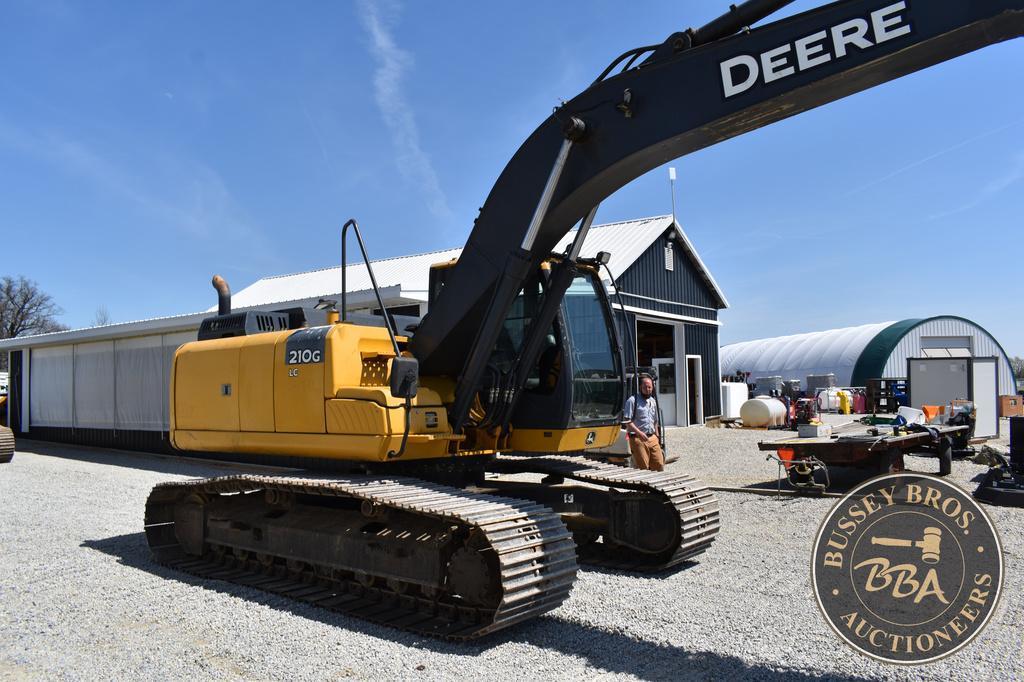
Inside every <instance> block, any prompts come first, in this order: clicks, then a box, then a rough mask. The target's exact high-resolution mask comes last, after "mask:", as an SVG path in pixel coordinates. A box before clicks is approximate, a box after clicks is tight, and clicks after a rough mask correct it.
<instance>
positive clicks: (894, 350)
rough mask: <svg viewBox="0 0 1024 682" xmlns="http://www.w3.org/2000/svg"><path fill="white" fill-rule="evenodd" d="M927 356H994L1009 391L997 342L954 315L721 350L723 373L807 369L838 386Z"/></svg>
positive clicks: (901, 372) (789, 373)
mask: <svg viewBox="0 0 1024 682" xmlns="http://www.w3.org/2000/svg"><path fill="white" fill-rule="evenodd" d="M927 357H979V358H980V357H996V358H997V359H998V361H997V366H998V368H999V371H998V376H999V392H1000V393H1013V388H1014V379H1013V371H1012V369H1011V368H1010V359H1009V357H1007V355H1006V352H1005V351H1004V350H1003V348H1002V346H1000V345H999V342H998V341H996V340H995V338H994V337H993V336H992V335H991V334H989V333H988V332H987V331H985V329H984V328H982V327H981V326H979V325H978V324H976V323H974V322H971V321H970V320H967V319H964V318H962V317H956V316H953V315H941V316H937V317H929V318H924V319H908V320H901V321H898V322H891V321H890V322H878V323H875V324H864V325H860V326H858V327H844V328H842V329H831V330H829V331H822V332H810V333H807V334H794V335H792V336H779V337H775V338H771V339H757V340H755V341H743V342H741V343H733V344H729V345H728V346H723V347H722V350H721V363H722V374H723V376H724V375H729V374H735V373H736V372H737V371H740V372H750V373H751V378H755V379H756V378H758V377H765V376H781V377H782V378H783V380H786V379H800V380H801V381H804V380H805V379H806V377H807V376H808V375H810V374H835V376H836V383H837V384H838V385H840V386H864V385H866V383H867V380H868V379H875V378H891V379H897V378H906V375H907V359H908V358H927Z"/></svg>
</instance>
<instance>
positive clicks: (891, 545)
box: [811, 474, 1003, 663]
mask: <svg viewBox="0 0 1024 682" xmlns="http://www.w3.org/2000/svg"><path fill="white" fill-rule="evenodd" d="M811 578H812V583H813V585H814V593H815V596H816V597H817V600H818V605H819V606H820V607H821V611H822V613H823V614H824V615H825V620H827V621H828V624H829V625H830V626H832V629H833V630H835V631H836V634H838V635H839V636H840V637H841V638H842V639H843V640H844V641H845V642H846V643H847V644H849V645H850V646H852V647H853V648H854V649H857V650H858V651H861V652H863V653H865V654H867V655H869V656H872V657H874V658H878V659H881V660H883V661H887V662H889V663H927V662H929V661H934V660H937V659H939V658H943V657H944V656H948V655H950V654H952V653H953V652H954V651H956V650H958V649H960V648H961V647H963V646H965V645H966V644H967V643H968V642H970V641H971V640H972V639H973V638H974V637H975V636H977V634H978V633H979V632H980V631H981V629H982V628H983V627H985V624H986V623H988V620H989V618H990V617H991V616H992V612H993V611H994V610H995V607H996V603H997V601H998V600H999V591H1000V586H1001V585H1002V578H1003V558H1002V548H1001V547H1000V545H999V537H998V536H997V535H996V531H995V527H994V526H993V525H992V522H991V521H990V520H989V518H988V516H987V515H986V514H985V512H984V511H982V509H981V507H980V506H978V504H977V503H976V502H975V501H974V499H973V498H971V496H970V495H968V494H967V493H965V492H964V491H962V490H960V489H959V488H957V487H956V486H954V485H952V484H950V483H947V482H945V481H943V480H941V479H938V478H933V477H931V476H921V475H912V474H892V475H889V476H881V477H879V478H874V479H872V480H870V481H867V482H865V483H863V484H862V485H860V486H858V487H857V488H856V489H854V490H853V491H851V492H850V493H849V494H848V495H847V496H846V497H844V498H843V499H842V500H841V501H840V502H839V503H838V504H837V505H836V506H835V507H833V508H832V511H831V512H829V514H828V516H827V517H826V518H825V521H824V523H822V525H821V529H820V530H819V531H818V537H817V539H816V540H815V543H814V559H813V562H812V564H811Z"/></svg>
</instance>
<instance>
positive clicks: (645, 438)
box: [623, 374, 665, 471]
mask: <svg viewBox="0 0 1024 682" xmlns="http://www.w3.org/2000/svg"><path fill="white" fill-rule="evenodd" d="M623 417H624V418H625V419H626V431H627V433H628V434H629V451H630V452H632V453H633V463H634V464H635V465H636V467H637V468H638V469H650V470H651V471H664V469H665V459H664V457H663V456H662V454H661V443H660V442H659V441H658V401H657V400H656V399H655V397H654V381H653V380H652V379H651V377H649V376H648V375H646V374H641V375H640V394H639V395H631V396H629V399H627V400H626V409H625V410H624V412H623Z"/></svg>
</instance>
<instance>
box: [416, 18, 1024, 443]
mask: <svg viewBox="0 0 1024 682" xmlns="http://www.w3.org/2000/svg"><path fill="white" fill-rule="evenodd" d="M784 4H786V3H784V2H764V1H763V0H761V1H756V2H749V3H744V4H743V5H741V6H740V7H737V8H736V9H735V10H733V11H731V12H730V13H728V14H726V15H725V16H724V17H723V18H721V19H720V20H716V21H714V22H711V23H710V24H708V25H707V26H706V27H704V28H701V29H697V30H696V31H687V32H684V33H678V34H674V35H673V36H672V37H670V38H669V40H667V41H666V42H665V43H663V44H661V45H658V46H652V47H651V48H647V50H648V51H649V52H650V53H651V56H650V57H649V58H648V59H647V60H646V61H639V59H637V58H635V57H634V58H630V59H628V60H623V62H622V64H623V65H624V66H626V65H631V64H633V63H636V62H639V66H629V68H627V69H626V70H625V71H621V72H619V73H616V74H614V75H608V74H603V75H602V76H603V77H602V78H601V79H599V80H598V81H597V82H595V83H594V84H592V85H591V86H590V87H589V88H587V89H586V90H585V91H583V92H582V93H580V94H579V95H578V96H576V97H575V98H573V99H572V100H571V101H569V102H568V103H566V104H565V105H564V106H562V107H560V108H559V109H558V110H557V111H555V113H554V114H553V115H552V116H550V117H549V118H548V119H547V120H546V121H544V123H542V124H541V125H540V127H539V128H537V130H536V131H535V132H534V133H533V134H532V135H531V136H530V138H529V139H527V140H526V142H524V143H523V145H522V146H521V147H520V148H519V150H518V151H517V152H516V155H515V156H514V157H513V158H512V160H511V161H510V162H509V163H508V165H507V166H506V167H505V169H504V171H503V172H502V174H501V176H500V177H499V178H498V181H497V182H496V183H495V185H494V187H493V189H492V190H491V193H490V195H489V196H488V198H487V201H486V203H485V204H484V206H483V208H482V209H481V211H480V215H479V217H478V218H477V219H476V222H475V224H474V227H473V230H472V233H471V234H470V237H469V240H468V242H467V243H466V246H465V248H464V249H463V251H462V254H461V256H460V257H459V261H458V263H457V264H456V265H455V267H454V269H453V271H452V272H451V273H450V274H449V276H448V280H447V283H446V285H445V287H444V289H443V290H442V291H441V292H440V294H439V295H438V297H437V298H436V300H434V301H432V302H431V305H430V310H429V312H428V314H427V316H426V317H425V318H424V319H423V321H422V323H421V324H420V326H419V328H418V330H417V332H416V335H415V336H414V337H413V338H412V340H411V342H410V350H411V351H412V353H413V354H414V355H415V356H416V357H417V358H418V359H419V361H420V366H421V369H422V371H423V372H424V373H425V374H429V375H448V376H451V377H453V378H458V382H457V390H456V402H455V405H456V408H455V410H454V411H453V414H451V415H450V418H451V420H452V423H453V424H454V425H455V426H456V428H459V427H460V426H461V424H462V423H463V422H464V420H465V416H466V414H465V413H466V411H467V409H468V405H469V404H470V402H471V400H472V395H474V394H475V393H476V392H477V391H478V390H479V388H480V386H481V381H482V377H483V376H484V372H485V368H486V364H487V361H488V353H489V351H490V349H491V348H493V347H494V343H495V340H496V338H497V334H498V333H499V331H500V329H501V325H502V322H503V320H504V319H505V317H506V315H507V313H508V310H509V308H510V307H511V305H512V303H513V301H514V299H515V296H516V294H517V292H518V291H519V289H520V288H521V287H522V284H523V281H524V280H525V278H526V277H527V276H528V275H529V273H532V272H535V271H536V268H537V267H538V266H539V265H540V263H541V261H543V260H544V259H545V258H547V257H548V255H549V253H550V251H551V249H552V248H553V247H554V246H555V244H556V243H557V242H558V240H559V239H560V238H561V237H562V236H563V235H565V234H566V233H567V232H568V231H569V230H570V229H572V227H573V225H575V224H576V223H577V222H578V221H580V220H581V219H582V218H583V217H584V216H585V215H586V214H587V213H588V211H590V210H592V208H593V207H594V206H596V205H597V204H599V203H600V202H601V201H602V200H603V199H605V198H606V197H608V196H609V195H611V194H612V193H614V192H615V191H616V190H618V189H619V188H620V187H622V186H623V185H625V184H627V183H628V182H630V181H631V180H633V179H634V178H637V177H639V176H640V175H642V174H644V173H646V172H647V171H649V170H652V169H653V168H656V167H658V166H659V165H661V164H664V163H666V162H668V161H670V160H672V159H674V158H677V157H680V156H683V155H685V154H689V153H690V152H693V151H696V150H699V149H703V148H704V147H708V146H710V145H713V144H717V143H719V142H722V141H725V140H728V139H730V138H732V137H735V136H737V135H740V134H742V133H745V132H749V131H751V130H755V129H757V128H760V127H762V126H765V125H768V124H770V123H774V122H775V121H779V120H782V119H784V118H788V117H790V116H793V115H795V114H798V113H800V112H802V111H807V110H808V109H812V108H814V107H818V106H821V105H822V104H827V103H828V102H832V101H835V100H837V99H841V98H843V97H846V96H848V95H852V94H854V93H856V92H860V91H862V90H866V89H868V88H871V87H874V86H875V85H879V84H881V83H885V82H887V81H890V80H893V79H895V78H899V77H900V76H904V75H906V74H909V73H913V72H914V71H918V70H920V69H923V68H925V67H928V66H931V65H934V64H938V63H940V62H943V61H946V60H948V59H952V58H954V57H957V56H959V55H962V54H965V53H968V52H971V51H973V50H977V49H979V48H982V47H985V46H986V45H991V44H994V43H998V42H1001V41H1004V40H1008V39H1011V38H1016V37H1019V36H1021V35H1022V34H1024V0H973V1H971V2H967V1H965V0H962V1H953V0H951V1H948V2H906V1H900V2H892V0H843V1H840V2H834V3H832V4H829V5H825V6H823V7H820V8H818V9H814V10H811V11H808V12H804V13H801V14H797V15H795V16H792V17H788V18H785V19H783V20H780V21H777V22H775V23H771V24H767V25H765V26H762V27H759V28H755V29H753V30H750V31H749V32H742V33H738V34H735V35H727V34H728V33H729V32H731V31H734V30H736V29H737V28H738V27H741V26H743V25H745V23H744V22H746V21H752V20H756V19H757V18H760V17H762V16H764V14H765V13H766V12H768V11H770V10H773V9H776V8H777V7H779V6H782V5H784ZM702 41H706V42H702ZM628 54H630V53H627V55H628ZM567 137H568V138H570V143H571V147H570V148H569V149H568V154H567V155H566V151H565V148H564V145H565V143H566V140H567ZM560 154H561V156H562V157H563V161H564V162H563V163H561V164H558V163H556V161H558V160H559V157H560ZM552 168H558V169H559V170H560V173H559V175H558V177H557V181H556V182H555V183H554V185H553V186H549V185H551V183H550V182H549V180H550V179H551V177H552V173H551V170H552ZM546 189H547V190H548V192H547V195H545V190H546ZM542 198H544V199H545V201H543V202H542ZM540 205H544V206H545V208H546V210H544V211H543V215H542V216H541V218H540V219H539V220H537V219H534V218H535V214H536V213H537V209H538V206H540ZM531 228H532V230H531ZM467 330H472V332H470V333H467Z"/></svg>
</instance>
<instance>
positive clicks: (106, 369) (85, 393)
mask: <svg viewBox="0 0 1024 682" xmlns="http://www.w3.org/2000/svg"><path fill="white" fill-rule="evenodd" d="M74 396H75V423H74V426H75V428H79V429H113V428H116V424H115V420H116V419H117V409H116V406H115V403H114V400H115V398H114V342H113V341H97V342H95V343H79V344H75V382H74Z"/></svg>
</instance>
